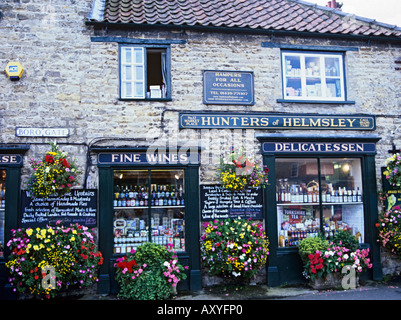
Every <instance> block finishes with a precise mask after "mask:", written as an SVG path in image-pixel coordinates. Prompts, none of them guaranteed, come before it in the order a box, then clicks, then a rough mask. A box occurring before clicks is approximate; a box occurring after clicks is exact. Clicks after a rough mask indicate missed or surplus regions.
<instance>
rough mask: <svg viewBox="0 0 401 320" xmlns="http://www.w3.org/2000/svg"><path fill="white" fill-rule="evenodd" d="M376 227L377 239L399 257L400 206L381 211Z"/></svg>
mask: <svg viewBox="0 0 401 320" xmlns="http://www.w3.org/2000/svg"><path fill="white" fill-rule="evenodd" d="M376 227H377V228H378V229H379V236H378V240H377V241H378V242H379V243H380V244H381V245H382V246H383V247H384V248H387V249H388V250H390V251H391V252H392V253H393V254H395V255H396V256H397V257H398V258H401V208H400V207H399V206H394V207H392V208H391V209H390V210H387V211H384V212H382V213H381V214H380V216H379V222H378V223H376Z"/></svg>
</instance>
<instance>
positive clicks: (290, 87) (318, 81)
mask: <svg viewBox="0 0 401 320" xmlns="http://www.w3.org/2000/svg"><path fill="white" fill-rule="evenodd" d="M282 73H283V98H284V100H300V101H323V102H324V101H333V102H341V101H345V100H346V94H345V73H344V55H343V53H311V52H294V51H282Z"/></svg>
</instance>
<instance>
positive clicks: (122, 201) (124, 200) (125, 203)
mask: <svg viewBox="0 0 401 320" xmlns="http://www.w3.org/2000/svg"><path fill="white" fill-rule="evenodd" d="M121 206H122V207H126V206H127V198H126V197H125V192H123V198H122V199H121Z"/></svg>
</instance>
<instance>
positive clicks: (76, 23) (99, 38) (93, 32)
mask: <svg viewBox="0 0 401 320" xmlns="http://www.w3.org/2000/svg"><path fill="white" fill-rule="evenodd" d="M251 2H252V1H251ZM273 2H274V3H275V2H276V1H273ZM287 2H288V3H289V4H290V5H291V4H294V3H295V4H296V5H298V6H301V7H303V8H306V9H305V10H312V11H314V12H316V13H317V14H323V15H326V16H329V17H332V16H338V17H339V19H341V20H342V22H343V23H344V24H348V25H352V24H357V25H361V26H364V27H366V28H371V29H376V30H379V31H380V30H385V31H386V32H388V34H386V33H385V32H383V33H382V34H380V35H376V34H374V33H371V34H367V35H366V34H363V33H359V34H357V33H352V32H344V33H342V32H337V31H334V32H330V31H327V32H319V31H313V30H312V31H302V30H301V31H300V30H295V29H293V30H291V29H290V28H289V29H285V28H281V27H280V28H277V29H274V28H266V29H263V28H255V29H254V28H252V27H241V26H239V27H233V28H230V27H229V26H228V27H227V26H224V27H222V26H213V25H212V26H211V25H204V26H202V25H201V24H200V23H199V24H196V25H189V24H181V25H180V24H179V23H176V22H174V21H172V22H171V23H170V24H159V25H158V24H156V23H153V24H152V23H146V22H143V23H137V24H135V23H132V22H131V23H125V22H124V21H122V22H121V21H119V22H115V23H113V22H107V21H102V20H100V21H99V20H96V19H94V18H93V17H94V13H93V10H94V8H95V4H97V5H99V4H102V1H92V0H85V1H74V0H68V1H65V0H55V1H39V2H38V1H34V0H27V1H8V0H6V1H5V2H3V3H2V4H0V12H1V16H0V32H1V34H2V35H3V37H2V39H3V40H2V41H1V43H0V65H1V66H2V68H4V67H5V66H6V65H7V63H8V62H9V61H19V62H20V63H21V64H22V66H23V68H24V73H23V76H22V78H21V79H20V80H19V81H10V80H9V79H8V77H7V76H6V75H5V74H3V75H2V77H0V143H1V146H2V148H4V149H5V150H6V151H4V152H5V153H9V152H8V151H7V148H8V147H10V146H15V145H28V146H29V150H27V151H26V153H24V156H23V166H22V168H21V175H20V179H21V185H20V189H24V181H25V180H26V178H27V176H28V174H29V173H30V168H29V164H28V160H29V159H30V158H39V157H41V155H42V154H43V152H45V151H47V150H48V142H49V141H54V140H57V143H58V144H59V145H60V146H61V148H62V149H63V150H64V151H67V152H69V153H70V154H73V155H74V157H76V158H77V161H78V165H79V166H80V167H81V168H83V169H84V171H85V174H84V175H83V176H82V178H81V181H80V187H82V188H90V189H99V188H100V187H101V186H99V169H98V164H97V155H98V153H99V151H98V150H100V149H101V148H106V147H110V146H111V147H113V148H135V147H147V146H160V147H163V146H164V147H167V148H173V147H175V146H179V147H182V146H184V147H185V148H189V149H190V148H191V147H194V148H200V150H201V151H200V167H199V178H200V181H199V184H200V185H203V184H213V183H217V180H216V165H217V163H218V159H219V156H220V155H221V154H222V153H224V152H228V151H230V150H231V148H232V147H235V148H238V147H243V148H244V149H245V150H246V151H248V152H250V153H253V154H255V157H256V158H259V159H260V158H261V157H262V156H261V144H260V141H259V140H258V139H257V138H256V137H257V136H258V135H266V134H286V135H288V136H291V135H292V136H296V135H300V134H301V135H304V134H308V135H309V136H310V137H324V136H328V137H330V136H336V135H340V136H346V137H350V136H351V137H352V136H353V135H357V136H358V137H363V136H366V137H371V136H372V135H374V136H375V137H376V136H377V137H379V138H380V140H379V141H378V142H377V144H376V152H377V154H376V158H375V159H376V167H375V172H376V182H377V186H378V187H380V186H381V171H380V170H381V167H382V166H383V165H384V161H385V159H386V158H387V157H388V156H389V152H388V151H389V150H391V149H392V147H393V145H395V147H396V148H400V147H401V145H400V138H401V130H400V125H401V118H400V108H401V95H400V92H401V70H400V69H399V61H400V57H401V30H400V29H399V28H394V27H393V26H388V25H384V24H380V23H377V22H375V21H370V20H367V19H362V18H359V17H355V16H353V15H347V14H345V13H342V12H338V11H336V10H334V9H329V8H323V7H318V6H315V5H311V4H308V3H304V2H302V1H290V0H288V1H287ZM91 12H92V13H91ZM90 14H91V15H90ZM277 15H279V13H277ZM379 31H378V32H379ZM122 43H137V44H143V43H156V44H158V45H160V44H163V45H166V46H168V47H169V50H170V65H171V68H170V77H171V99H165V100H163V99H160V100H156V101H154V100H148V99H142V100H135V99H121V98H120V93H119V90H120V56H119V54H120V53H119V50H120V48H121V44H122ZM288 48H289V49H290V50H306V51H307V52H322V51H326V50H328V51H330V50H334V51H335V52H344V71H345V79H346V89H345V90H346V103H341V102H339V103H326V102H318V103H312V102H310V101H304V102H291V101H284V99H283V98H284V97H283V80H282V77H283V73H282V72H283V71H282V56H281V52H282V51H283V50H286V49H288ZM204 70H223V71H251V72H253V77H254V78H253V79H254V104H252V105H236V104H232V105H227V104H224V105H218V104H205V103H204V102H203V89H204V83H203V71H204ZM187 112H221V113H229V114H233V113H240V114H254V113H255V114H256V113H257V114H259V113H260V114H280V115H286V114H288V115H290V114H291V115H293V114H298V115H329V116H336V115H370V116H374V117H375V119H376V128H375V130H374V131H373V132H372V131H368V130H361V131H358V132H355V131H346V130H339V129H338V128H335V127H333V128H331V129H330V130H327V129H325V130H302V131H300V130H298V128H293V129H286V130H280V129H276V130H272V129H269V130H266V129H244V128H241V129H220V128H215V129H213V128H201V129H180V127H179V115H180V113H187ZM17 128H66V129H68V130H69V135H68V136H67V137H61V138H54V137H41V136H35V135H33V136H28V137H24V136H19V135H17V134H16V130H17ZM96 148H98V150H97V151H96ZM99 148H100V149H99ZM99 196H101V193H100V194H99ZM14 206H16V208H17V207H18V204H14ZM198 229H199V227H198Z"/></svg>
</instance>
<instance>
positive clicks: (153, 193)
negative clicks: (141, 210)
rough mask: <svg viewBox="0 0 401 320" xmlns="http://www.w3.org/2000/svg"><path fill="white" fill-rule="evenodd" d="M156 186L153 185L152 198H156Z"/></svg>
mask: <svg viewBox="0 0 401 320" xmlns="http://www.w3.org/2000/svg"><path fill="white" fill-rule="evenodd" d="M155 188H156V187H155V186H154V185H152V199H153V200H155V199H156V190H155Z"/></svg>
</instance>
